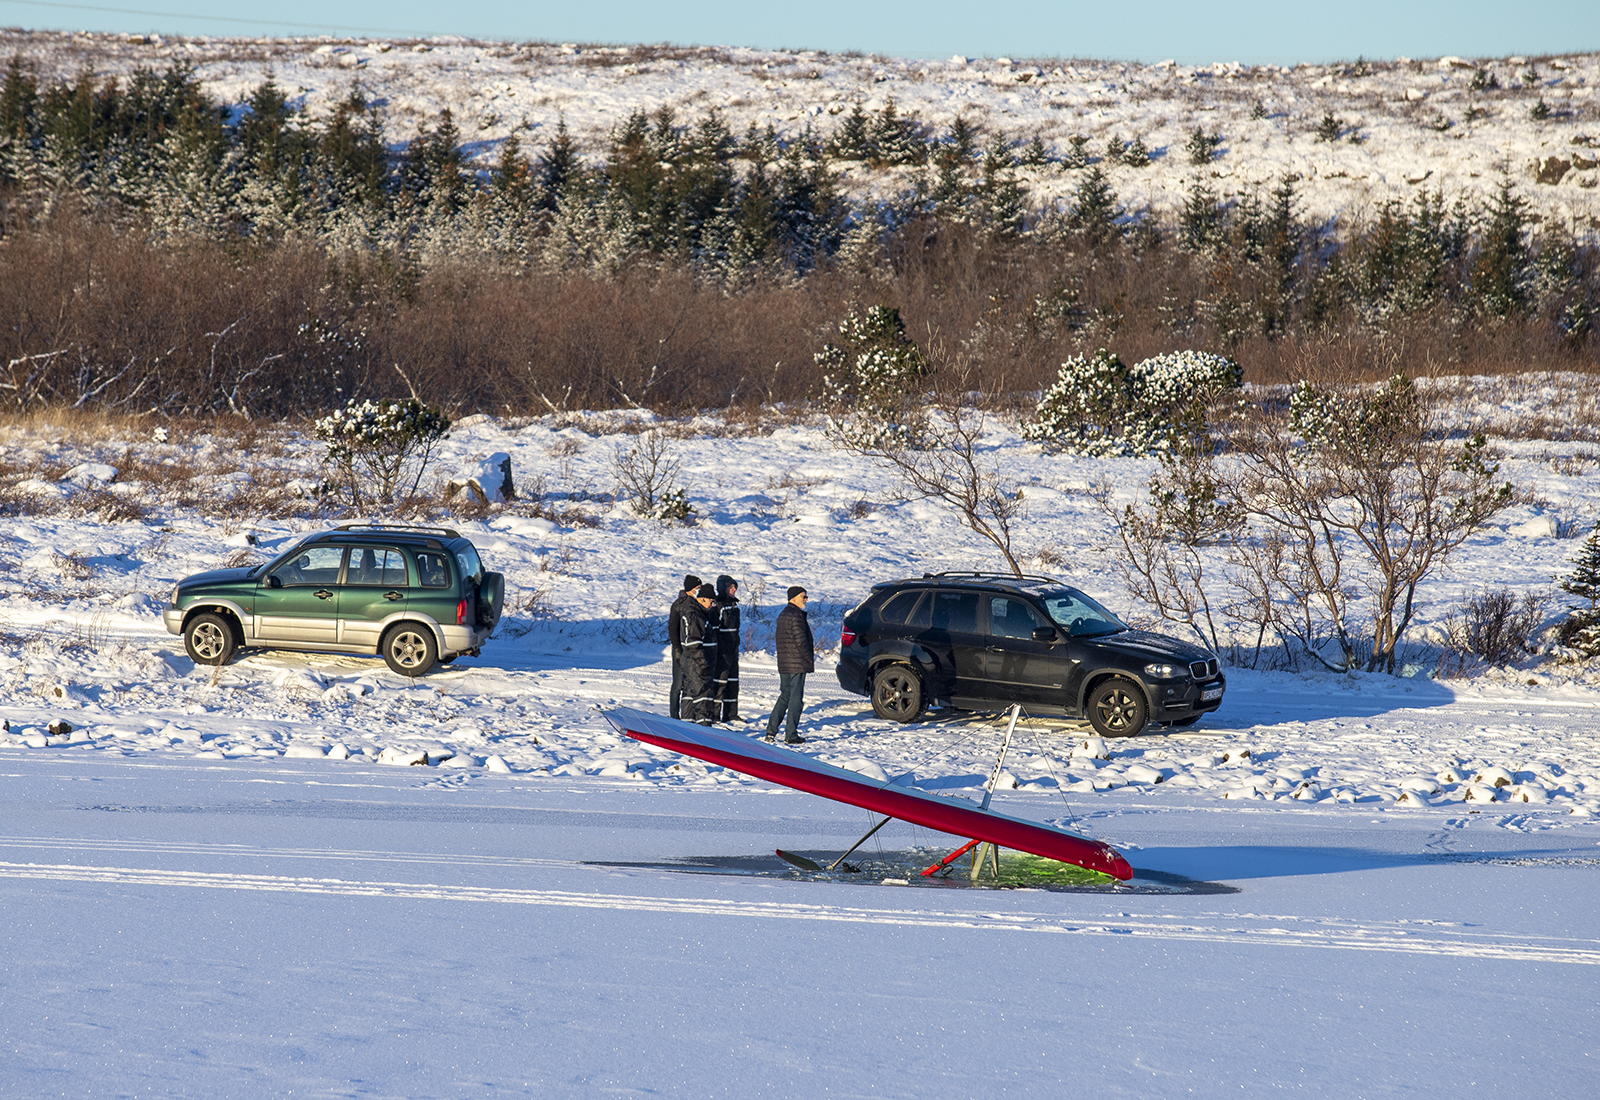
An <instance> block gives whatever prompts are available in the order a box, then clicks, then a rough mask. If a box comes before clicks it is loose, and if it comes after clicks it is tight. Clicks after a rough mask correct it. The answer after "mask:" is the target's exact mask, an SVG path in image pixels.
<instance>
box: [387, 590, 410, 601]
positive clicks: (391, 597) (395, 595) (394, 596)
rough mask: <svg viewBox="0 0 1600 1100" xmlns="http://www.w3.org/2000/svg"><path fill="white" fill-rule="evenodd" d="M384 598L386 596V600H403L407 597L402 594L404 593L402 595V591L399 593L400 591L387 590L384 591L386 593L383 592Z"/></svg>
mask: <svg viewBox="0 0 1600 1100" xmlns="http://www.w3.org/2000/svg"><path fill="white" fill-rule="evenodd" d="M383 598H384V599H386V600H390V601H393V600H403V599H405V597H404V596H402V595H401V594H400V593H398V592H385V593H384V594H383Z"/></svg>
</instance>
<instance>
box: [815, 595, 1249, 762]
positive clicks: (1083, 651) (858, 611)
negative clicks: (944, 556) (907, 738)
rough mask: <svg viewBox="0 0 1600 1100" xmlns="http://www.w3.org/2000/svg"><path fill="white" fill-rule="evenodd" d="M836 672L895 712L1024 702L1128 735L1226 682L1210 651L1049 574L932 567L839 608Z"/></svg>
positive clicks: (1186, 721)
mask: <svg viewBox="0 0 1600 1100" xmlns="http://www.w3.org/2000/svg"><path fill="white" fill-rule="evenodd" d="M839 683H840V685H841V686H843V687H844V689H845V690H846V691H850V692H854V693H855V694H857V695H867V696H870V697H871V698H872V709H873V710H874V711H875V712H876V713H877V714H878V716H879V717H880V718H890V719H893V720H895V721H897V722H914V721H916V720H917V719H918V718H920V717H921V716H922V713H923V711H924V710H926V709H927V707H928V705H929V704H930V703H932V704H935V705H940V704H948V705H949V706H952V707H956V708H959V709H962V710H998V709H1001V708H1002V707H1006V706H1009V705H1011V704H1012V703H1020V704H1022V707H1023V709H1025V710H1027V711H1028V712H1029V713H1031V714H1055V715H1065V716H1068V717H1073V718H1077V717H1082V718H1087V719H1088V720H1089V724H1090V725H1091V726H1093V727H1094V729H1095V731H1096V732H1097V733H1100V734H1102V735H1105V736H1108V737H1131V736H1133V735H1134V734H1136V733H1138V732H1140V731H1141V730H1143V729H1144V727H1145V724H1146V723H1147V722H1157V723H1160V724H1161V725H1167V726H1189V725H1193V724H1194V723H1195V722H1197V721H1199V719H1200V716H1201V715H1202V714H1205V713H1207V712H1209V711H1213V710H1216V709H1217V707H1219V706H1221V705H1222V693H1223V690H1224V688H1225V687H1226V684H1227V681H1226V680H1225V679H1224V677H1223V676H1222V673H1221V672H1220V671H1219V670H1218V668H1217V659H1216V658H1215V657H1213V656H1212V655H1211V654H1210V653H1208V652H1206V651H1205V650H1203V649H1200V648H1198V647H1197V646H1193V645H1190V644H1188V643H1187V642H1182V641H1179V640H1178V639H1176V638H1170V637H1168V636H1167V635H1165V634H1152V633H1150V632H1148V631H1144V630H1133V629H1130V628H1129V627H1128V626H1126V625H1125V624H1124V623H1123V622H1122V620H1120V619H1118V618H1117V617H1116V616H1115V615H1113V614H1112V613H1111V612H1109V611H1107V610H1106V609H1105V608H1103V607H1101V606H1100V605H1099V604H1097V603H1095V601H1094V600H1092V599H1090V598H1089V597H1088V596H1086V595H1084V594H1083V593H1082V592H1079V591H1078V590H1077V589H1076V588H1073V587H1071V586H1069V585H1067V584H1064V583H1062V582H1061V581H1059V580H1056V579H1054V578H1053V577H1021V578H1018V577H1013V576H1011V575H1010V574H1004V575H1001V574H992V573H929V574H924V575H923V576H922V577H920V578H915V579H912V578H907V579H905V580H899V581H890V582H888V583H886V584H879V585H874V586H873V589H872V595H870V596H868V597H867V598H866V599H865V600H864V601H862V603H861V604H860V606H858V607H856V608H855V609H854V610H853V611H851V612H850V613H849V614H847V615H846V616H845V617H844V629H843V630H842V631H841V632H840V635H839Z"/></svg>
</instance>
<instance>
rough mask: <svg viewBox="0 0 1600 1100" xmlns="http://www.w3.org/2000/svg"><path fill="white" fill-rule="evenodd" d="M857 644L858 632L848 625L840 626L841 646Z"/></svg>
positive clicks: (841, 647)
mask: <svg viewBox="0 0 1600 1100" xmlns="http://www.w3.org/2000/svg"><path fill="white" fill-rule="evenodd" d="M855 644H856V632H855V631H854V630H851V629H850V628H849V627H848V626H846V627H840V628H839V648H840V649H843V648H844V647H845V646H852V645H855Z"/></svg>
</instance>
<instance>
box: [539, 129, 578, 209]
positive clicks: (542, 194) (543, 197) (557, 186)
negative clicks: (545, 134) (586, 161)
mask: <svg viewBox="0 0 1600 1100" xmlns="http://www.w3.org/2000/svg"><path fill="white" fill-rule="evenodd" d="M577 164H578V153H577V150H576V149H575V148H573V144H572V135H571V134H569V133H568V132H567V119H566V116H565V115H561V116H559V117H558V118H557V119H556V132H555V136H554V137H552V138H551V139H550V145H549V146H548V147H547V148H546V149H545V151H544V153H543V154H541V155H540V157H539V162H538V164H537V165H536V166H535V167H534V169H533V175H532V183H533V189H534V197H533V205H534V208H535V209H536V210H539V211H541V212H544V213H547V214H553V213H554V212H555V210H556V207H557V206H558V205H559V204H560V201H561V193H562V192H563V191H564V190H566V186H567V177H568V176H570V175H571V174H572V172H573V169H575V168H576V167H577Z"/></svg>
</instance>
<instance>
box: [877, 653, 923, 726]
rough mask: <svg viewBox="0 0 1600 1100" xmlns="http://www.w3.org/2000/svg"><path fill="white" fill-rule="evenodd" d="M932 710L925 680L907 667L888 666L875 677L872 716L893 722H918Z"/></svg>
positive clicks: (914, 670)
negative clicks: (923, 683)
mask: <svg viewBox="0 0 1600 1100" xmlns="http://www.w3.org/2000/svg"><path fill="white" fill-rule="evenodd" d="M927 709H928V693H927V692H926V691H924V690H923V687H922V677H921V676H919V675H917V670H916V669H914V668H911V667H909V666H907V665H884V666H883V667H882V668H880V669H878V671H877V672H875V673H873V675H872V713H874V714H876V715H877V716H878V717H879V718H886V719H888V720H889V721H891V722H915V721H916V720H917V719H918V718H921V717H922V713H923V711H925V710H927Z"/></svg>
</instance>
